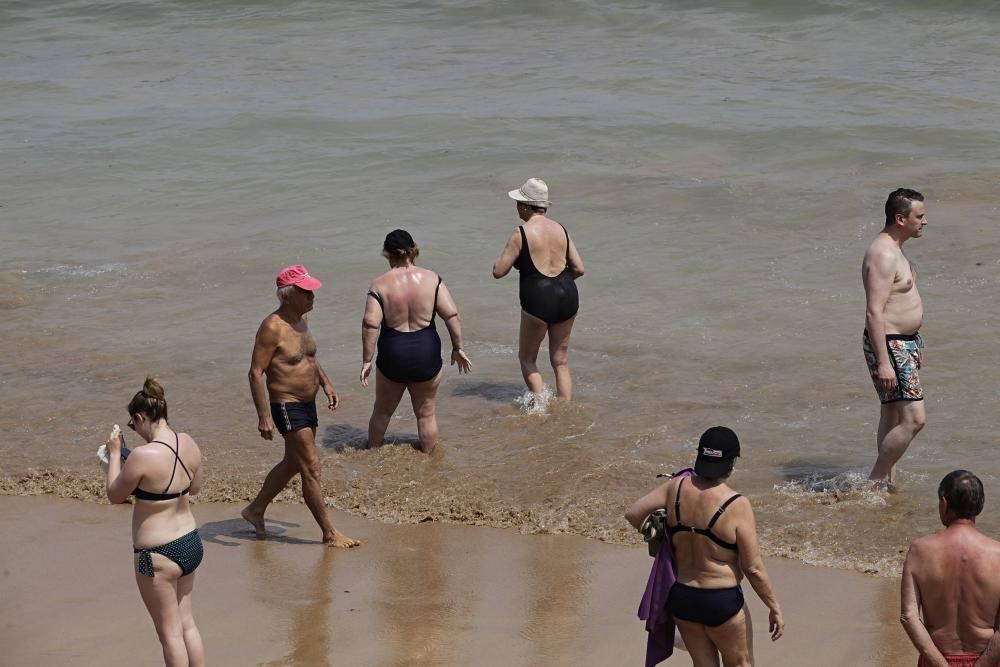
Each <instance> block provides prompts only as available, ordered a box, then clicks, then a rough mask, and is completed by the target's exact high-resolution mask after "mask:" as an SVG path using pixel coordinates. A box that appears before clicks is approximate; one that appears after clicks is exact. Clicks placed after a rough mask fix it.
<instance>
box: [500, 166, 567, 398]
mask: <svg viewBox="0 0 1000 667" xmlns="http://www.w3.org/2000/svg"><path fill="white" fill-rule="evenodd" d="M507 194H508V196H509V197H510V198H511V199H513V200H514V201H516V202H517V215H518V217H519V218H521V220H522V221H524V224H523V225H521V226H519V227H518V228H517V229H515V230H514V233H513V234H511V236H510V238H509V239H508V240H507V245H506V246H504V249H503V252H501V253H500V257H499V258H497V261H496V262H494V263H493V277H494V278H497V279H499V278H503V277H504V276H506V275H507V274H508V273H510V270H511V268H516V269H518V271H520V274H521V278H520V288H519V293H520V300H521V331H520V335H519V336H518V350H517V357H518V359H519V360H520V362H521V375H522V376H523V377H524V383H525V384H526V385H527V386H528V390H529V391H530V392H531V393H532V394H534V395H535V396H536V397H539V396H541V394H542V391H543V390H544V388H545V385H544V383H543V382H542V375H541V373H539V372H538V349H539V348H540V347H541V345H542V341H543V340H545V336H546V334H548V337H549V361H550V362H551V364H552V370H553V372H554V373H555V376H556V395H557V396H558V397H559V398H564V399H567V400H569V399H570V398H572V396H573V382H572V380H571V378H570V373H569V335H570V332H572V330H573V321H574V320H575V319H576V312H577V310H578V309H579V305H580V299H579V294H578V293H577V289H576V282H575V281H576V279H577V278H579V277H580V276H582V275H583V260H582V259H581V258H580V253H579V252H577V249H576V245H575V244H574V243H573V240H572V239H570V237H569V232H567V231H566V228H565V227H563V226H562V225H561V224H559V223H558V222H556V221H555V220H552V219H551V218H548V217H546V216H545V213H546V212H547V211H548V208H549V206H551V205H552V203H551V202H550V201H549V187H548V185H546V184H545V181H543V180H541V179H539V178H529V179H528V180H527V182H525V184H524V185H522V186H521V187H520V188H518V189H517V190H511V191H510V192H509V193H507Z"/></svg>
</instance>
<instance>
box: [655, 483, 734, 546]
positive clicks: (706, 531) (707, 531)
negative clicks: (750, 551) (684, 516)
mask: <svg viewBox="0 0 1000 667" xmlns="http://www.w3.org/2000/svg"><path fill="white" fill-rule="evenodd" d="M685 479H686V478H685ZM683 486H684V479H681V483H680V484H678V485H677V497H676V498H674V516H675V517H677V525H676V526H667V531H668V532H669V533H670V535H671V537H673V534H674V533H679V532H685V531H686V532H689V533H697V534H698V535H704V536H705V537H707V538H708V539H710V540H712V541H713V542H715V543H716V544H718V545H719V546H720V547H722V548H723V549H732V550H733V551H736V545H735V544H734V543H732V542H724V541H723V540H721V539H719V537H718V536H716V534H715V533H713V532H712V526H714V525H715V522H716V521H718V520H719V517H721V516H722V515H723V514H724V513H725V512H726V508H727V507H729V506H730V505H731V504H732V503H733V501H734V500H736V499H737V498H739V497H740V494H739V493H737V494H734V495H732V496H730V498H729V499H728V500H726V502H724V503H722V505H721V506H720V507H719V509H718V510H716V512H715V514H714V515H713V516H712V520H711V521H709V522H708V528H692V527H691V526H686V525H684V524H683V523H681V487H683Z"/></svg>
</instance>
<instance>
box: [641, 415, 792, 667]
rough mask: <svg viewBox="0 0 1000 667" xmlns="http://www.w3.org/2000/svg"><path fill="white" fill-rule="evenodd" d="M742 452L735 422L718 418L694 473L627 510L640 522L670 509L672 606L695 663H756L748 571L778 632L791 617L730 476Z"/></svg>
mask: <svg viewBox="0 0 1000 667" xmlns="http://www.w3.org/2000/svg"><path fill="white" fill-rule="evenodd" d="M739 455H740V441H739V439H738V438H737V437H736V434H735V433H733V432H732V431H731V430H730V429H728V428H726V427H724V426H713V427H712V428H710V429H708V430H707V431H705V433H703V434H702V436H701V439H700V440H699V441H698V456H697V458H696V459H695V464H694V474H693V475H692V474H689V473H682V474H678V475H675V476H674V477H673V478H672V479H671V480H670V481H668V482H666V483H665V484H662V485H660V486H659V487H657V488H655V489H653V490H652V491H650V492H649V493H648V494H646V495H645V496H643V497H642V498H640V499H639V500H637V501H636V502H635V503H634V504H633V505H632V507H630V508H629V510H628V512H626V513H625V518H626V519H627V520H628V522H629V523H631V524H632V525H633V526H635V527H636V528H638V527H639V526H640V525H641V524H642V521H643V519H645V518H646V516H648V515H649V514H650V513H651V512H653V511H654V510H657V509H666V512H667V521H666V525H667V537H668V538H669V539H670V540H671V543H672V545H673V548H674V556H675V561H676V564H677V582H676V583H675V584H674V585H673V587H672V588H671V589H670V594H669V596H668V598H667V612H668V613H670V615H671V616H672V617H673V619H674V621H675V622H676V624H677V628H678V629H679V630H680V633H681V637H682V638H683V639H684V644H685V646H686V647H687V650H688V651H689V653H690V655H691V659H692V661H693V662H694V667H717V666H718V664H719V658H720V657H721V658H722V664H723V665H725V666H726V667H736V666H743V665H752V664H753V633H752V626H751V624H750V611H749V609H748V608H747V607H746V605H745V604H744V602H743V589H742V588H740V581H742V579H743V577H744V576H746V578H747V579H748V580H749V581H750V585H751V586H752V587H753V589H754V591H756V592H757V595H759V596H760V599H761V600H762V601H763V602H764V604H765V605H766V606H767V608H768V609H769V610H770V614H769V618H768V629H769V632H770V634H771V640H772V641H774V640H776V639H778V638H779V637H781V635H782V634H783V632H784V627H785V621H784V618H783V616H782V614H781V607H780V606H779V605H778V598H777V597H776V596H775V594H774V590H773V589H772V587H771V581H770V579H769V578H768V576H767V570H766V569H765V567H764V561H763V559H762V558H761V555H760V548H759V546H758V544H757V525H756V523H755V521H754V515H753V509H752V508H751V507H750V501H749V500H747V498H746V497H744V496H742V495H740V494H738V493H736V492H735V491H733V490H732V489H731V488H729V485H728V484H727V482H728V480H729V476H730V475H731V474H732V472H733V467H734V465H735V463H736V459H737V458H738V457H739Z"/></svg>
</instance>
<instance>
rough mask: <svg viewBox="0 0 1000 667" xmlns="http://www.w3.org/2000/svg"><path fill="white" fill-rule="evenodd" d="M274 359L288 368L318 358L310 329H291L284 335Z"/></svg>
mask: <svg viewBox="0 0 1000 667" xmlns="http://www.w3.org/2000/svg"><path fill="white" fill-rule="evenodd" d="M274 357H275V360H276V361H279V362H281V363H282V364H284V365H287V366H297V365H298V364H301V363H302V362H304V361H311V360H313V359H315V357H316V341H315V340H314V339H313V337H312V334H311V333H310V332H309V330H308V329H305V330H303V331H296V330H294V329H289V330H288V331H287V332H285V333H284V334H283V335H282V337H281V341H280V342H279V343H278V349H277V350H276V351H275V355H274Z"/></svg>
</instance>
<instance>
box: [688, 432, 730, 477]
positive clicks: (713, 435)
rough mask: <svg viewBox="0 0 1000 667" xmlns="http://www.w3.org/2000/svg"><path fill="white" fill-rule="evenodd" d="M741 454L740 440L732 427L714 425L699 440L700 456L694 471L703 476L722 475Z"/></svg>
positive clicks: (696, 460) (695, 463)
mask: <svg viewBox="0 0 1000 667" xmlns="http://www.w3.org/2000/svg"><path fill="white" fill-rule="evenodd" d="M739 455H740V440H739V438H737V437H736V434H735V433H733V432H732V430H731V429H728V428H726V427H725V426H713V427H712V428H710V429H708V430H707V431H705V432H704V433H702V434H701V439H700V440H698V458H697V459H695V462H694V472H695V474H697V475H700V476H701V477H709V478H715V477H722V476H724V475H726V474H727V473H728V472H729V470H730V468H731V467H732V462H733V459H735V458H737V457H738V456H739Z"/></svg>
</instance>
